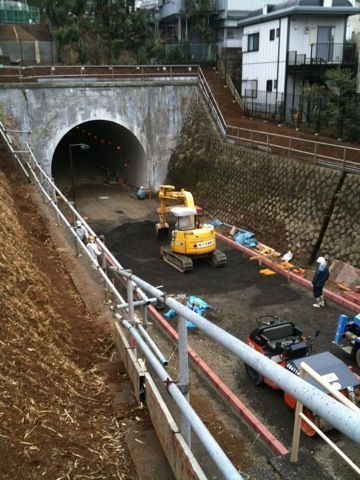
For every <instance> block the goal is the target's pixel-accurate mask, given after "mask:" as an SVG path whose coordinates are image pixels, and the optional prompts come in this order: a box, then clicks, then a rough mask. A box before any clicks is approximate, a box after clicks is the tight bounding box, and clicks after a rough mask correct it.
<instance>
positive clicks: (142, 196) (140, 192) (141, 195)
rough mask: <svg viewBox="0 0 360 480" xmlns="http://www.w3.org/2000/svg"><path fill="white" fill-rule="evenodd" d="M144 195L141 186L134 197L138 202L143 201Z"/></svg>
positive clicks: (143, 189)
mask: <svg viewBox="0 0 360 480" xmlns="http://www.w3.org/2000/svg"><path fill="white" fill-rule="evenodd" d="M145 195H146V192H145V188H144V187H143V186H142V185H141V187H139V188H138V190H137V192H136V197H137V198H138V199H139V200H144V198H145Z"/></svg>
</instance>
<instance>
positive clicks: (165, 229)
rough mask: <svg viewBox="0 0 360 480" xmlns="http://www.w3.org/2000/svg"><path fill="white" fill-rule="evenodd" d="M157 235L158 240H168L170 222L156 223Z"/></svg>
mask: <svg viewBox="0 0 360 480" xmlns="http://www.w3.org/2000/svg"><path fill="white" fill-rule="evenodd" d="M156 237H157V239H158V240H167V239H168V238H169V224H168V223H157V224H156Z"/></svg>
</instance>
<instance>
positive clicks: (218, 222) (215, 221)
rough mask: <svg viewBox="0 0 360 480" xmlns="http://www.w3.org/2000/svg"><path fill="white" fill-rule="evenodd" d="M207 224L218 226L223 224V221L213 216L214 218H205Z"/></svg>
mask: <svg viewBox="0 0 360 480" xmlns="http://www.w3.org/2000/svg"><path fill="white" fill-rule="evenodd" d="M205 223H206V224H207V225H212V226H213V227H214V228H217V227H220V226H221V225H223V222H221V221H220V220H218V219H217V218H215V219H214V220H206V222H205Z"/></svg>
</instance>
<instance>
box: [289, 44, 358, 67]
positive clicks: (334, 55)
mask: <svg viewBox="0 0 360 480" xmlns="http://www.w3.org/2000/svg"><path fill="white" fill-rule="evenodd" d="M354 62H355V46H354V45H352V44H346V43H313V44H312V45H311V46H310V52H308V53H300V52H298V51H296V50H293V51H289V52H287V64H288V66H290V67H304V66H306V65H312V66H314V65H318V66H327V65H328V66H331V65H339V66H349V67H351V66H352V65H354Z"/></svg>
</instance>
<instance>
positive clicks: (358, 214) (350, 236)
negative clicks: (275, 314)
mask: <svg viewBox="0 0 360 480" xmlns="http://www.w3.org/2000/svg"><path fill="white" fill-rule="evenodd" d="M340 175H341V173H340V172H338V171H335V170H331V169H326V168H321V167H317V166H314V165H310V164H307V163H304V162H300V161H298V160H288V159H287V158H285V157H279V156H274V155H267V154H266V153H264V152H261V151H256V150H250V149H246V148H243V147H239V146H234V145H231V144H229V143H226V142H224V141H223V139H222V137H221V135H220V134H219V133H218V131H217V129H216V127H215V124H214V122H213V121H212V119H211V116H210V115H209V113H208V110H207V108H206V106H205V104H204V102H203V100H202V98H201V97H200V95H199V94H197V93H196V94H195V95H194V96H193V97H192V100H191V102H190V105H189V108H188V111H187V116H186V118H185V122H184V126H183V129H182V132H181V135H180V137H179V142H178V144H177V147H176V149H175V150H174V152H173V154H172V157H171V159H170V163H169V169H168V179H167V180H168V182H169V183H173V184H174V185H176V187H178V188H180V187H184V188H186V189H188V190H190V191H191V192H192V193H193V194H194V197H195V201H196V202H197V203H198V204H200V205H203V206H204V208H205V214H206V215H208V216H209V217H211V218H219V219H220V220H222V221H223V222H226V223H229V224H234V225H237V226H239V227H241V228H244V229H247V230H250V231H253V232H255V233H256V236H257V238H258V240H260V241H261V242H263V243H265V244H267V245H270V246H272V247H274V248H276V249H278V250H279V251H281V252H285V251H287V249H291V250H292V251H293V252H294V254H295V256H296V258H297V259H298V260H300V261H302V262H307V261H308V260H309V257H310V255H311V252H312V250H313V247H314V245H315V243H316V241H317V239H318V237H319V233H320V230H321V227H322V224H323V221H324V216H325V214H326V213H327V209H328V207H329V204H330V202H331V200H332V198H333V195H334V191H335V189H336V186H337V184H338V182H339V179H340ZM359 195H360V176H356V175H347V177H346V179H345V182H344V185H343V188H342V190H341V191H340V194H339V195H338V197H337V202H336V205H335V209H334V213H333V215H332V217H331V220H330V223H329V226H328V229H327V232H326V234H325V238H324V241H323V246H322V247H321V248H320V252H319V253H321V254H325V255H327V256H328V257H329V259H330V260H333V259H335V258H338V259H341V260H343V261H345V262H350V263H352V264H353V265H354V266H358V267H359V266H360V209H359V206H360V199H359Z"/></svg>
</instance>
